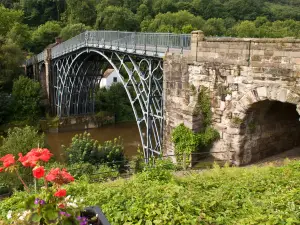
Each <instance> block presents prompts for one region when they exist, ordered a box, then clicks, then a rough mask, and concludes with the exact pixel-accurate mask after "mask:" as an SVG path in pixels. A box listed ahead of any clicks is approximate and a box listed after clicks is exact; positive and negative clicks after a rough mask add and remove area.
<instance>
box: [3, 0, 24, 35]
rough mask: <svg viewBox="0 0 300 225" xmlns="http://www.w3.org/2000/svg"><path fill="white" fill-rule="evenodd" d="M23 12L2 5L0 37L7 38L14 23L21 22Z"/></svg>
mask: <svg viewBox="0 0 300 225" xmlns="http://www.w3.org/2000/svg"><path fill="white" fill-rule="evenodd" d="M22 16H23V12H22V11H19V10H12V9H7V8H5V7H4V6H2V5H0V36H6V34H7V33H8V32H9V30H10V28H11V27H12V26H13V25H14V23H18V22H21V20H22Z"/></svg>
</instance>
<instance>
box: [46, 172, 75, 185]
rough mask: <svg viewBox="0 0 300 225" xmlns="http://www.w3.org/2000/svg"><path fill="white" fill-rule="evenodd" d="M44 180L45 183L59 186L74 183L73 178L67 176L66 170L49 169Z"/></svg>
mask: <svg viewBox="0 0 300 225" xmlns="http://www.w3.org/2000/svg"><path fill="white" fill-rule="evenodd" d="M45 178H46V180H47V181H50V182H53V183H56V184H59V185H63V184H68V183H70V182H72V181H74V177H72V175H71V174H69V173H68V172H67V171H66V169H62V170H60V169H59V168H55V169H51V170H50V172H49V173H48V174H47V175H46V177H45Z"/></svg>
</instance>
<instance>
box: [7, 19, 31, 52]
mask: <svg viewBox="0 0 300 225" xmlns="http://www.w3.org/2000/svg"><path fill="white" fill-rule="evenodd" d="M7 38H8V40H11V41H12V42H13V43H15V44H17V45H18V46H19V47H20V48H22V49H26V50H28V49H29V48H30V46H31V31H30V28H29V26H28V25H27V24H22V23H15V24H14V25H13V26H12V28H11V29H10V31H9V32H8V34H7Z"/></svg>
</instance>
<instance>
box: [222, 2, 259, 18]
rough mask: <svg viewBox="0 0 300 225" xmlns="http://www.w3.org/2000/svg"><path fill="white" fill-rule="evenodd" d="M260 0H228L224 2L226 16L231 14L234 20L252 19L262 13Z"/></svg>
mask: <svg viewBox="0 0 300 225" xmlns="http://www.w3.org/2000/svg"><path fill="white" fill-rule="evenodd" d="M263 8H264V1H262V0H229V1H226V2H225V3H224V9H225V12H226V14H227V15H226V17H228V16H233V17H234V18H235V19H236V20H254V19H255V18H256V17H257V16H259V15H262V11H263Z"/></svg>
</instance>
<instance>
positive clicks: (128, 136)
mask: <svg viewBox="0 0 300 225" xmlns="http://www.w3.org/2000/svg"><path fill="white" fill-rule="evenodd" d="M84 132H85V131H84V130H80V131H69V132H61V133H57V134H53V133H47V134H46V140H47V144H48V146H49V148H50V150H51V152H53V153H54V155H55V156H56V157H57V158H59V159H60V160H62V156H61V155H62V154H63V152H62V151H63V150H62V147H61V146H62V145H64V146H69V145H70V143H71V142H72V138H73V137H74V136H75V135H76V134H80V133H84ZM86 132H88V133H90V134H91V137H92V138H93V139H95V140H98V141H99V142H100V143H103V142H104V141H109V140H113V139H114V138H117V137H121V139H122V140H123V144H124V153H125V156H126V157H127V158H129V159H130V158H131V157H132V156H134V155H137V149H138V147H139V146H141V140H140V135H139V131H138V127H137V124H136V123H135V122H128V123H120V124H113V125H106V126H103V127H101V128H96V129H89V130H86Z"/></svg>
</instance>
